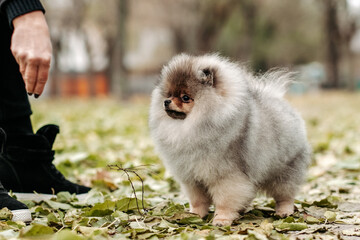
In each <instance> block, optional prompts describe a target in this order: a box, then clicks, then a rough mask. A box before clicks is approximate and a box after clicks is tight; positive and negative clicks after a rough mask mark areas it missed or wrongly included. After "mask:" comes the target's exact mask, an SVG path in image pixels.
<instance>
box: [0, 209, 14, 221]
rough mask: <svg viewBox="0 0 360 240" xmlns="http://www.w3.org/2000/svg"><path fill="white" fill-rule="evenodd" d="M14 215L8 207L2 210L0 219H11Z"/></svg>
mask: <svg viewBox="0 0 360 240" xmlns="http://www.w3.org/2000/svg"><path fill="white" fill-rule="evenodd" d="M12 217H13V214H12V212H11V211H10V210H9V209H8V208H3V209H1V210H0V220H11V219H12Z"/></svg>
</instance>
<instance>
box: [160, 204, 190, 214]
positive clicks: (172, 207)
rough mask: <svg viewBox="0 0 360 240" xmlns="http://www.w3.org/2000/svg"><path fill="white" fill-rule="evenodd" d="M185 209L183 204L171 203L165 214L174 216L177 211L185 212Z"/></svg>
mask: <svg viewBox="0 0 360 240" xmlns="http://www.w3.org/2000/svg"><path fill="white" fill-rule="evenodd" d="M184 211H185V207H184V205H181V204H171V205H170V207H168V208H167V209H166V210H165V212H164V215H165V216H173V215H174V214H175V213H179V212H184Z"/></svg>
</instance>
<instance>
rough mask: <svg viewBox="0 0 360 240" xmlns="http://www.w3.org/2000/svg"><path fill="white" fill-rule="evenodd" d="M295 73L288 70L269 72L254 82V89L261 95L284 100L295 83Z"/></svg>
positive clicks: (256, 78)
mask: <svg viewBox="0 0 360 240" xmlns="http://www.w3.org/2000/svg"><path fill="white" fill-rule="evenodd" d="M294 76H295V73H294V72H289V71H287V70H286V69H273V70H269V71H268V72H266V73H265V74H263V75H259V76H256V77H255V78H254V79H253V81H252V84H251V86H252V88H253V90H254V91H255V92H258V93H260V94H267V95H270V96H273V97H278V98H282V97H283V96H284V95H285V93H286V91H287V90H288V87H289V85H290V84H291V83H293V82H294Z"/></svg>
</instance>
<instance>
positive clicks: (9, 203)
mask: <svg viewBox="0 0 360 240" xmlns="http://www.w3.org/2000/svg"><path fill="white" fill-rule="evenodd" d="M3 208H7V209H9V210H11V212H12V214H13V216H12V218H11V220H13V221H23V222H31V220H32V219H31V212H30V210H29V209H28V208H27V206H26V205H25V204H23V203H22V202H19V201H18V200H16V199H14V198H12V197H10V196H9V194H8V193H7V191H6V190H5V188H4V187H3V185H2V184H1V182H0V209H3Z"/></svg>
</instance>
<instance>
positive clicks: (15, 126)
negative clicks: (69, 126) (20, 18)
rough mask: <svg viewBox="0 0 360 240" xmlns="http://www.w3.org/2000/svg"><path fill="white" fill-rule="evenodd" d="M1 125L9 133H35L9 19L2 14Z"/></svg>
mask: <svg viewBox="0 0 360 240" xmlns="http://www.w3.org/2000/svg"><path fill="white" fill-rule="evenodd" d="M0 32H1V37H0V127H1V128H3V129H4V130H5V132H6V133H7V134H31V133H33V130H32V126H31V121H30V115H31V108H30V103H29V100H28V97H27V93H26V90H25V84H24V81H23V80H22V77H21V74H20V72H19V65H18V64H17V63H16V61H15V59H14V57H13V55H12V53H11V50H10V44H11V34H12V30H11V29H10V27H9V23H8V21H7V19H6V18H5V17H4V16H2V15H0Z"/></svg>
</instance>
